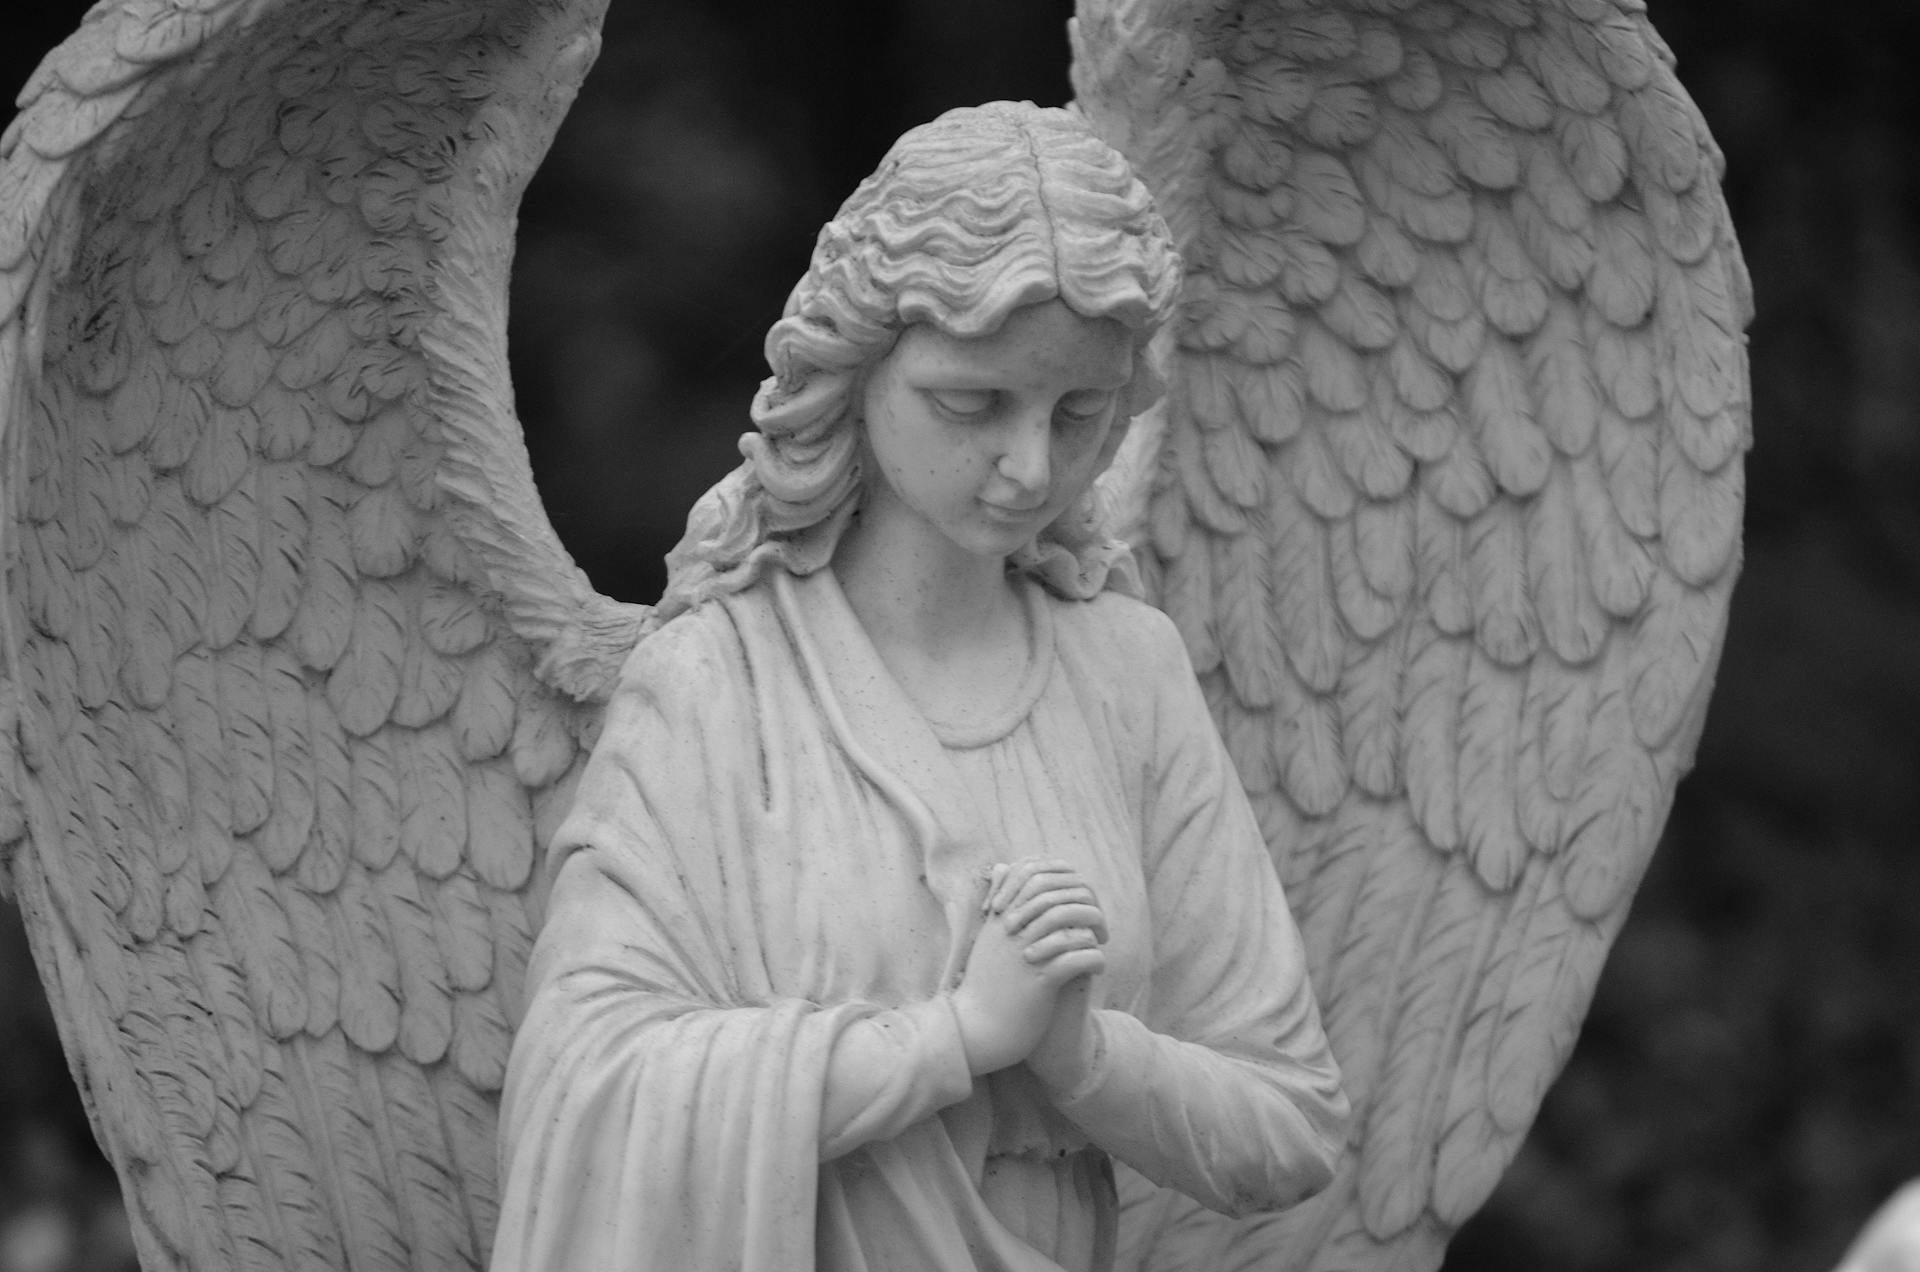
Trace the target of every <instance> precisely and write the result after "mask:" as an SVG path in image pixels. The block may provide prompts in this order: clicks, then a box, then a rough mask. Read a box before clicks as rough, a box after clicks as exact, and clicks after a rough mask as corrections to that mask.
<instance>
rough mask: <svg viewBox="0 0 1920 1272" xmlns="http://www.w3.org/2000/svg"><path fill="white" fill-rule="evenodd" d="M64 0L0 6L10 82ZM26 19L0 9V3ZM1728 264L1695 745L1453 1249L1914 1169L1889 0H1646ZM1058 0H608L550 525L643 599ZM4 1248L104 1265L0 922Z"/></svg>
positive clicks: (562, 339)
mask: <svg viewBox="0 0 1920 1272" xmlns="http://www.w3.org/2000/svg"><path fill="white" fill-rule="evenodd" d="M81 8H82V6H81V5H79V4H77V3H72V2H71V0H69V2H68V3H57V4H46V5H33V6H9V9H10V11H9V12H8V14H7V15H6V17H5V19H4V22H5V28H4V34H0V85H3V86H5V87H6V88H7V89H8V90H9V91H11V89H12V88H13V87H14V86H17V85H18V84H20V83H21V82H22V81H24V79H25V77H26V74H27V72H28V71H29V69H30V68H31V65H32V63H33V62H34V61H35V60H37V58H38V56H39V54H40V52H41V51H43V50H44V49H46V48H48V47H50V46H51V45H52V44H53V43H54V42H56V41H57V40H58V39H59V38H61V37H62V36H63V35H64V34H65V33H66V32H67V31H68V30H70V29H71V27H72V26H73V24H74V22H75V21H76V20H77V18H78V15H79V13H80V11H81ZM22 10H25V11H24V12H23V11H22ZM1653 11H1654V17H1655V19H1656V20H1657V22H1658V23H1659V25H1660V27H1661V29H1662V31H1663V32H1664V33H1665V35H1666V36H1667V38H1668V40H1669V42H1670V43H1671V44H1672V46H1673V48H1674V50H1675V52H1676V53H1677V54H1678V56H1679V59H1680V70H1681V75H1682V78H1683V79H1684V80H1685V81H1686V83H1687V84H1688V85H1689V87H1690V88H1691V90H1692V91H1693V93H1694V95H1695V97H1696V98H1697V99H1698V101H1699V103H1700V105H1701V107H1702V109H1703V110H1704V111H1705V113H1706V115H1707V117H1708V119H1709V121H1710V122H1711V123H1712V125H1713V128H1714V130H1715V132H1716V135H1717V136H1718V137H1719V139H1720V141H1721V144H1722V145H1723V147H1724V149H1725V150H1726V153H1727V158H1728V165H1729V175H1728V191H1729V195H1730V198H1731V200H1732V204H1733V210H1734V216H1735V219H1736V221H1737V222H1738V224H1739V226H1740V230H1741V235H1742V239H1743V242H1744V244H1745V248H1746V253H1747V259H1748V263H1749V265H1750V266H1751V268H1752V272H1753V275H1754V280H1755V286H1756V290H1757V294H1758V302H1759V318H1758V320H1757V321H1756V322H1755V324H1754V326H1753V329H1752V353H1753V373H1754V380H1755V397H1756V403H1757V405H1756V420H1755V430H1756V433H1757V435H1758V449H1756V450H1755V452H1754V453H1753V455H1752V458H1751V461H1750V469H1749V472H1750V478H1749V491H1750V507H1749V512H1748V519H1747V566H1746V573H1745V576H1744V578H1743V581H1742V583H1741V585H1740V590H1739V592H1738V594H1737V596H1736V598H1735V603H1734V616H1733V623H1732V631H1731V635H1730V637H1729V639H1728V642H1727V646H1726V654H1725V660H1724V663H1723V665H1722V670H1721V676H1720V688H1719V692H1718V695H1717V697H1716V700H1715V703H1714V707H1713V710H1712V712H1711V714H1710V716H1709V719H1708V724H1707V730H1706V734H1705V738H1704V740H1703V742H1702V745H1701V751H1700V757H1699V765H1698V768H1697V769H1696V771H1695V773H1694V775H1693V776H1692V777H1691V778H1690V779H1689V780H1688V782H1687V783H1686V784H1685V786H1684V787H1683V789H1682V790H1681V793H1680V797H1679V801H1678V803H1677V805H1676V807H1675V809H1674V813H1673V819H1672V822H1671V825H1670V828H1669V831H1668V835H1667V841H1666V843H1665V844H1664V846H1663V847H1662V849H1661V852H1660V854H1659V855H1658V857H1657V858H1656V859H1655V862H1654V865H1653V868H1652V870H1651V872H1650V874H1649V875H1648V877H1647V880H1646V883H1645V885H1644V887H1643V889H1642V891H1641V893H1640V897H1639V900H1638V901H1637V903H1636V907H1635V911H1634V916H1633V918H1632V919H1631V920H1630V922H1629V923H1628V925H1627V927H1626V929H1625V931H1624V933H1623V934H1622V936H1621V938H1620V941H1619V944H1618V946H1617V947H1616V952H1615V954H1614V957H1613V960H1612V962H1611V964H1610V965H1609V968H1608V970H1607V972H1606V974H1605V976H1604V978H1603V979H1602V981H1601V984H1600V989H1599V993H1598V996H1597V998H1596V1001H1595V1003H1594V1008H1593V1013H1592V1015H1591V1017H1590V1019H1589V1022H1588V1025H1587V1027H1586V1030H1585V1032H1584V1034H1583V1035H1582V1038H1581V1041H1580V1045H1579V1048H1578V1049H1577V1051H1576V1052H1575V1053H1574V1057H1573V1060H1572V1062H1571V1063H1570V1065H1569V1067H1568V1069H1567V1072H1566V1074H1565V1076H1564V1077H1563V1078H1562V1079H1561V1081H1560V1083H1559V1085H1558V1086H1557V1087H1556V1088H1555V1089H1554V1091H1553V1092H1552V1094H1551V1095H1550V1096H1549V1098H1548V1101H1547V1104H1546V1107H1545V1109H1544V1111H1543V1113H1542V1115H1541V1118H1540V1122H1539V1125H1538V1128H1537V1130H1536V1132H1535V1134H1534V1136H1533V1137H1532V1139H1531V1141H1530V1142H1529V1144H1528V1146H1527V1148H1526V1149H1525V1150H1524V1151H1523V1152H1522V1154H1521V1156H1520V1158H1519V1160H1518V1161H1517V1162H1516V1164H1515V1166H1514V1168H1513V1170H1512V1171H1511V1172H1510V1174H1509V1176H1508V1178H1507V1180H1506V1182H1505V1184H1504V1185H1503V1186H1502V1188H1501V1190H1500V1191H1499V1193H1498V1194H1497V1195H1496V1196H1495V1198H1494V1200H1493V1202H1492V1203H1491V1204H1490V1205H1489V1206H1488V1208H1487V1210H1486V1211H1485V1212H1484V1213H1483V1214H1482V1216H1481V1217H1480V1218H1478V1219H1476V1220H1475V1221H1474V1222H1473V1223H1471V1224H1470V1225H1469V1226H1468V1227H1467V1228H1466V1229H1465V1230H1464V1231H1463V1232H1462V1233H1461V1235H1460V1237H1459V1238H1458V1240H1457V1241H1456V1242H1455V1245H1454V1248H1453V1253H1452V1255H1451V1257H1450V1259H1449V1262H1448V1268H1449V1269H1451V1270H1452V1272H1469V1270H1472V1272H1500V1270H1504V1269H1508V1268H1515V1269H1517V1268H1522V1267H1527V1268H1534V1267H1550V1268H1557V1269H1563V1270H1564V1272H1617V1270H1621V1269H1675V1270H1679V1269H1728V1270H1733V1269H1779V1270H1781V1272H1794V1270H1801V1269H1805V1270H1813V1269H1823V1268H1829V1267H1831V1266H1832V1265H1833V1264H1834V1262H1835V1261H1836V1260H1837V1258H1838V1257H1839V1255H1840V1253H1841V1251H1842V1249H1843V1248H1844V1246H1845V1244H1846V1242H1847V1240H1848V1238H1849V1236H1850V1235H1851V1234H1852V1233H1853V1232H1855V1231H1856V1230H1857V1229H1858V1227H1859V1225H1860V1224H1861V1223H1862V1221H1863V1220H1864V1219H1865V1218H1866V1216H1867V1215H1868V1214H1869V1212H1870V1211H1871V1210H1872V1209H1873V1208H1874V1206H1875V1205H1876V1204H1877V1203H1878V1202H1879V1201H1880V1200H1881V1199H1882V1198H1883V1197H1885V1196H1886V1194H1887V1193H1888V1192H1889V1191H1890V1190H1891V1189H1892V1188H1893V1187H1894V1186H1895V1184H1896V1183H1898V1182H1899V1181H1901V1180H1903V1179H1905V1178H1907V1177H1908V1176H1911V1175H1917V1174H1920V1010H1916V1008H1920V988H1917V987H1920V922H1916V921H1915V919H1914V917H1913V915H1912V914H1911V911H1912V910H1913V908H1914V907H1915V905H1916V903H1920V852H1916V836H1915V831H1914V826H1915V822H1916V814H1920V499H1916V494H1920V483H1917V482H1916V478H1920V428H1916V418H1915V417H1916V412H1920V406H1917V405H1916V402H1917V401H1920V210H1917V208H1916V204H1915V194H1916V190H1915V183H1916V180H1917V179H1920V87H1916V85H1917V84H1920V81H1917V80H1916V78H1915V77H1914V75H1913V74H1912V70H1911V68H1912V67H1913V65H1914V64H1915V54H1916V53H1920V38H1916V37H1917V36H1920V6H1909V5H1908V4H1907V3H1906V2H1905V0H1885V2H1884V3H1881V4H1878V5H1875V4H1873V3H1862V2H1860V0H1852V2H1850V3H1837V4H1834V3H1829V4H1823V3H1818V2H1817V0H1744V3H1733V2H1732V0H1654V4H1653ZM1064 17H1065V12H1064V8H1063V6H1062V5H1061V4H1060V3H1059V2H1058V0H1053V2H1051V3H1045V4H1037V3H1031V2H1025V3H1023V2H1022V0H991V2H989V0H974V2H972V3H966V4H961V3H953V2H952V0H948V2H946V3H938V2H936V0H894V2H892V3H886V2H885V0H812V2H811V3H808V4H805V5H795V4H791V3H780V2H776V0H750V2H747V3H735V4H731V5H727V6H712V7H711V8H709V7H706V6H703V5H702V4H700V3H699V0H650V2H648V3H639V2H638V0H621V2H620V3H616V4H615V5H614V12H613V15H612V17H611V19H610V20H609V22H608V46H607V51H606V53H605V55H604V57H603V59H602V62H601V65H600V67H599V69H598V70H597V71H596V72H595V74H594V77H593V79H592V80H591V81H590V83H589V85H588V89H587V92H586V93H585V94H584V95H583V98H582V100H581V102H580V104H579V106H578V107H577V108H576V110H575V113H574V114H573V116H572V117H571V118H570V120H569V122H568V124H567V128H566V131H565V132H564V134H563V136H562V140H561V143H560V145H559V146H558V148H557V149H556V151H555V154H554V156H553V158H552V159H551V161H550V162H549V165H548V167H547V169H546V170H545V171H544V172H543V173H542V175H541V177H540V180H539V181H538V183H537V184H536V186H535V188H534V190H533V192H532V194H531V196H530V198H529V201H528V204H527V208H526V215H525V220H524V234H523V238H522V250H521V257H520V264H519V273H518V276H517V290H516V295H515V311H514V312H515V323H516V326H515V329H514V340H515V356H516V369H517V375H518V380H519V384H520V392H521V410H522V414H523V416H524V417H525V420H526V423H527V427H528V431H529V434H530V437H531V443H532V446H533V448H534V453H535V464H536V468H537V470H538V472H539V474H540V479H541V484H542V486H543V488H544V490H545V492H546V495H547V501H548V506H549V507H550V508H551V509H552V510H553V512H554V514H555V520H556V521H557V523H558V524H559V527H560V530H561V533H562V535H563V536H564V537H565V538H566V539H567V541H568V543H569V545H570V546H571V547H572V548H573V549H574V551H575V552H576V554H577V555H578V557H579V558H580V560H581V561H582V563H583V564H584V565H585V566H586V568H587V569H588V570H589V572H590V573H592V575H593V576H594V578H595V580H596V581H597V582H598V583H599V585H600V586H601V587H602V588H603V589H604V590H607V591H610V592H613V593H615V594H617V595H621V596H625V597H628V598H631V599H651V598H652V596H654V595H655V594H656V593H657V590H658V588H659V584H660V571H659V567H658V564H657V563H658V561H659V559H660V556H661V554H662V552H663V551H664V549H665V547H666V546H667V545H668V544H669V543H670V542H671V540H672V538H673V537H674V536H675V535H676V534H677V533H678V530H679V527H680V523H681V519H682V518H683V516H684V514H685V510H686V508H687V506H688V504H689V503H690V502H691V500H692V498H693V497H694V495H695V494H696V493H697V492H698V491H699V490H700V489H701V488H703V487H704V486H705V485H706V484H707V483H708V482H709V481H711V480H712V479H713V478H715V477H716V476H718V475H719V474H720V473H721V472H723V471H724V470H725V469H726V468H727V467H728V466H729V465H730V464H731V462H732V461H733V458H734V452H733V439H734V438H735V436H736V435H737V434H738V433H739V432H740V431H741V430H742V429H743V428H744V427H746V418H745V408H746V403H747V400H748V397H749V395H750V393H751V391H752V389H753V386H754V385H755V384H756V383H757V382H758V380H759V378H760V376H761V375H762V373H763V368H762V366H761V363H760V359H759V345H760V339H761V336H762V334H763V333H764V331H765V329H766V327H767V325H768V324H769V322H770V321H771V320H772V319H773V318H774V317H776V316H777V314H778V312H779V307H780V304H781V302H782V300H783V299H784V297H785V294H786V290H787V288H788V287H789V286H790V285H791V283H792V282H793V280H794V279H795V278H797V277H798V275H799V272H800V271H801V269H802V268H803V266H804V263H805V259H806V253H807V251H808V250H809V248H810V247H811V244H812V237H813V233H814V231H815V229H816V228H817V227H818V225H819V224H820V223H821V222H822V221H823V220H824V219H825V218H826V217H827V216H828V215H829V214H830V213H831V211H832V209H833V206H834V205H835V204H836V203H837V202H838V200H839V199H840V197H842V196H843V195H844V194H845V192H846V191H847V190H849V189H851V187H852V186H853V184H854V183H855V182H856V181H857V180H858V179H859V178H860V177H861V176H863V175H864V174H865V173H866V172H867V171H868V170H869V169H870V168H871V167H872V165H873V163H874V162H875V161H876V160H877V158H878V157H879V154H880V153H881V151H882V150H883V149H884V147H885V145H886V144H887V143H888V142H889V141H890V140H891V139H892V138H893V137H894V136H895V135H897V134H898V133H899V132H900V131H902V130H903V129H904V128H906V127H908V126H910V125H912V124H914V123H917V122H919V121H921V120H923V119H926V118H929V117H931V116H932V115H934V114H936V113H938V112H939V111H940V110H942V109H945V108H946V107H948V106H951V105H957V104H961V103H966V102H974V101H980V100H985V99H989V98H993V97H1030V98H1033V99H1035V100H1039V101H1043V102H1058V101H1062V100H1064V99H1065V98H1066V96H1067V91H1068V90H1067V86H1066V83H1065V77H1064V71H1063V68H1064V66H1065V64H1066V54H1065V41H1064V37H1063V34H1062V24H1063V21H1064ZM0 919H3V920H4V922H3V923H0V1027H4V1029H5V1030H6V1034H5V1038H4V1042H0V1046H4V1052H3V1053H0V1272H62V1270H64V1269H82V1268H85V1269H109V1268H115V1269H117V1268H125V1267H128V1266H130V1263H131V1255H130V1253H129V1247H128V1245H127V1240H126V1236H125V1230H124V1221H122V1220H120V1219H119V1217H118V1209H117V1200H116V1197H115V1194H114V1191H113V1186H112V1181H111V1177H110V1176H109V1175H108V1174H107V1173H106V1172H105V1169H104V1167H103V1166H102V1165H101V1164H100V1162H99V1159H98V1156H97V1154H96V1153H95V1151H94V1149H93V1147H92V1142H91V1138H90V1136H89V1134H88V1132H87V1129H86V1126H85V1121H84V1118H83V1115H82V1113H81V1111H80V1109H79V1106H78V1103H77V1100H76V1098H75V1096H74V1093H73V1088H72V1083H71V1080H70V1079H69V1077H68V1075H67V1073H66V1068H65V1063H64V1061H63V1059H62V1058H61V1055H60V1051H59V1048H58V1045H57V1042H56V1040H55V1037H54V1032H53V1026H52V1021H51V1019H50V1017H49V1015H48V1013H47V1010H46V1006H45V1003H44V1000H43V999H42V997H41V995H40V991H39V987H38V984H37V982H36V980H35V979H34V976H33V972H32V969H31V967H30V965H29V964H28V962H27V959H26V955H25V947H24V943H23V941H22V940H21V939H20V936H19V933H18V930H17V924H16V922H15V920H14V917H13V915H12V913H11V911H4V912H0Z"/></svg>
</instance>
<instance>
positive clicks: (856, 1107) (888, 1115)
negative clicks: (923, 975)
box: [820, 996, 973, 1162]
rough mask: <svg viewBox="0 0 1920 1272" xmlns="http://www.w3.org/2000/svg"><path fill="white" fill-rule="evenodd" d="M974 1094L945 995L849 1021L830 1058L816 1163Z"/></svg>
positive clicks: (892, 1133)
mask: <svg viewBox="0 0 1920 1272" xmlns="http://www.w3.org/2000/svg"><path fill="white" fill-rule="evenodd" d="M972 1091H973V1075H972V1074H971V1073H970V1072H969V1071H968V1068H967V1054H966V1048H965V1047H964V1046H963V1045H962V1043H961V1040H960V1029H959V1025H958V1022H957V1021H956V1020H955V1019H954V1014H953V1007H952V1005H951V1002H950V1001H949V1000H948V999H947V998H946V997H945V996H941V997H938V998H933V999H929V1000H928V1001H926V1002H923V1003H914V1004H912V1005H910V1006H906V1007H901V1008H898V1009H896V1010H893V1011H883V1012H879V1013H876V1014H875V1015H871V1016H867V1017H865V1018H863V1019H861V1020H857V1021H854V1022H853V1023H851V1024H849V1025H848V1026H847V1027H846V1029H844V1030H842V1031H841V1033H840V1035H839V1037H838V1038H836V1039H835V1040H834V1044H833V1051H832V1053H831V1054H830V1055H829V1057H828V1059H827V1074H826V1082H825V1090H824V1092H823V1095H822V1099H821V1108H820V1160H821V1161H823V1162H824V1161H831V1160H833V1159H834V1158H836V1157H839V1156H841V1155H843V1154H845V1153H850V1152H852V1151H853V1150H854V1149H856V1148H859V1147H860V1146H861V1145H862V1144H869V1143H872V1142H873V1141H875V1140H883V1139H891V1138H893V1137H894V1136H896V1135H898V1134H899V1133H900V1132H902V1131H904V1130H905V1129H906V1128H907V1127H909V1126H911V1125H913V1124H914V1123H915V1122H918V1121H921V1120H923V1119H925V1118H928V1117H931V1116H933V1115H934V1114H935V1113H938V1112H939V1111H940V1110H941V1109H943V1108H946V1107H947V1106H948V1105H950V1104H957V1103H959V1102H960V1101H961V1100H964V1099H966V1098H967V1096H968V1095H970V1094H971V1093H972Z"/></svg>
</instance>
